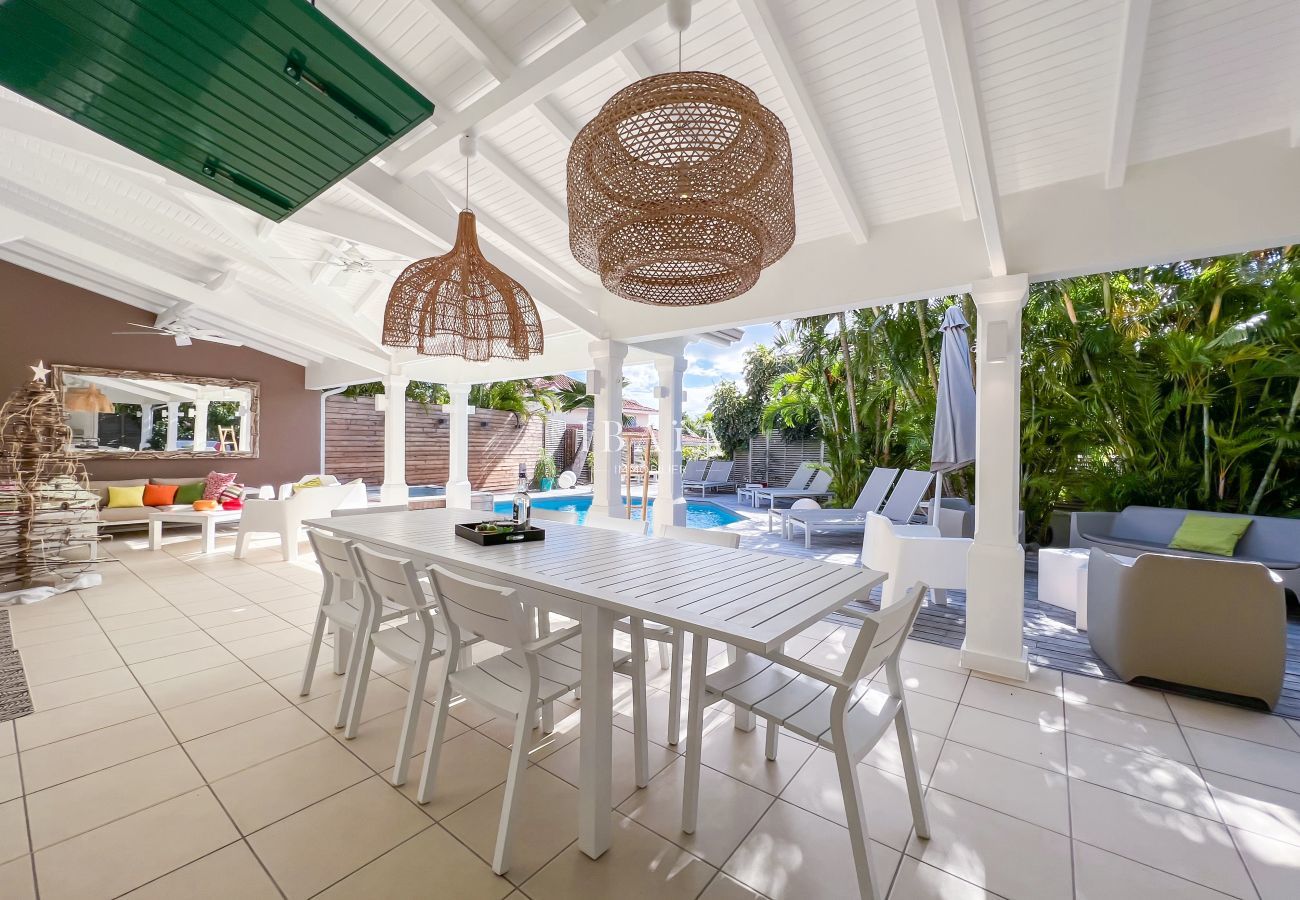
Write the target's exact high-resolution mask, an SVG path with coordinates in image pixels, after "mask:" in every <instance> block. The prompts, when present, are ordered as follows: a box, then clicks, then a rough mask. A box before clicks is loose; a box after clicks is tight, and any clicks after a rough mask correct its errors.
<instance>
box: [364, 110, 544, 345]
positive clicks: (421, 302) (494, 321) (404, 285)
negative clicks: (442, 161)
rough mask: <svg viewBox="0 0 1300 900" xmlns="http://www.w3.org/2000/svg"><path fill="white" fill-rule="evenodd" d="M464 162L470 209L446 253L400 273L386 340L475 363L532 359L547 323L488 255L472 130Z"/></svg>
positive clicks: (392, 293) (463, 147)
mask: <svg viewBox="0 0 1300 900" xmlns="http://www.w3.org/2000/svg"><path fill="white" fill-rule="evenodd" d="M461 152H462V153H464V154H465V163H466V189H465V193H466V197H465V206H466V207H467V208H466V209H463V210H461V213H460V221H459V222H458V223H457V227H456V243H455V245H454V246H453V247H452V248H451V250H450V251H449V252H448V253H447V254H446V255H444V256H438V257H432V258H430V259H421V260H417V261H416V262H413V263H411V264H410V265H409V266H407V267H406V269H405V270H404V271H403V272H402V274H401V275H398V276H397V280H396V281H394V282H393V288H392V290H391V291H389V293H388V305H387V306H386V307H385V308H384V333H383V338H382V343H383V345H384V346H385V347H408V348H412V349H414V350H415V351H416V352H417V353H421V354H423V355H425V356H459V357H461V358H463V359H467V360H470V361H471V362H485V361H487V360H489V359H528V357H529V356H532V355H533V354H535V353H541V352H542V347H543V337H542V322H541V319H540V318H539V317H538V315H537V306H536V305H535V304H534V303H533V298H532V297H531V296H530V295H529V293H528V291H526V290H524V287H523V285H521V284H520V283H519V282H517V281H515V280H514V279H513V278H511V277H510V276H509V275H507V274H506V273H505V272H502V271H501V270H500V269H498V268H497V267H496V266H494V265H492V264H491V263H490V262H488V261H487V260H486V259H484V258H483V251H481V250H480V249H479V246H478V231H477V229H476V228H475V225H474V214H473V213H472V212H470V211H469V209H468V206H469V187H468V182H469V159H470V157H472V156H473V155H474V141H473V138H472V137H470V136H468V135H467V136H466V137H465V138H463V139H462V140H461Z"/></svg>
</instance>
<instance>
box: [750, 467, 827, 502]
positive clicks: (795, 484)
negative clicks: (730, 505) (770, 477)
mask: <svg viewBox="0 0 1300 900" xmlns="http://www.w3.org/2000/svg"><path fill="white" fill-rule="evenodd" d="M816 471H817V470H816V469H815V468H813V464H812V463H810V462H806V463H800V464H799V468H797V469H795V470H794V474H793V475H791V476H790V481H789V482H788V483H787V484H786V486H785V487H786V489H791V490H793V489H799V488H806V487H807V486H808V482H810V481H812V477H813V473H815V472H816ZM768 490H773V489H772V488H764V487H750V488H740V489H738V490H737V491H736V500H737V501H741V500H748V501H749V505H750V506H753V507H757V506H758V498H757V496H756V495H757V494H759V493H762V492H764V491H768Z"/></svg>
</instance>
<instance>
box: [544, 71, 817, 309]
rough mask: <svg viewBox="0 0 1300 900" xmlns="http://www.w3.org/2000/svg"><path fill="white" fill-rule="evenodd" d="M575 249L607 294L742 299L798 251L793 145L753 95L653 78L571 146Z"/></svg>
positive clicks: (695, 76) (613, 102)
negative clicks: (795, 247) (793, 249)
mask: <svg viewBox="0 0 1300 900" xmlns="http://www.w3.org/2000/svg"><path fill="white" fill-rule="evenodd" d="M568 194H569V246H570V248H571V249H572V250H573V256H574V258H575V259H577V260H578V262H579V263H581V264H582V265H583V266H585V267H587V268H588V269H591V270H592V271H593V272H596V273H597V274H598V275H600V280H601V282H602V283H603V284H604V286H605V287H606V289H608V290H609V291H611V292H613V293H615V294H618V295H619V296H620V297H625V298H627V299H628V300H635V301H638V302H640V303H653V304H663V305H671V306H693V305H698V304H703V303H717V302H719V301H722V300H728V299H730V298H732V297H735V296H738V295H740V294H743V293H744V292H745V291H747V290H749V289H750V288H751V287H753V286H754V284H755V283H756V282H757V281H758V276H759V273H760V272H761V271H762V270H763V269H764V268H766V267H767V266H770V265H771V264H772V263H774V262H776V261H777V260H778V259H780V258H781V257H782V256H784V255H785V252H786V251H787V250H789V249H790V245H791V244H792V243H794V231H795V225H794V175H793V170H792V167H791V156H790V137H789V135H788V134H787V132H786V130H785V126H784V125H783V124H781V120H780V119H778V118H777V117H776V115H774V114H773V113H772V111H771V110H769V109H768V108H767V107H765V106H763V104H761V103H760V102H759V101H758V97H757V95H755V94H754V92H753V91H751V90H750V89H749V88H747V87H745V86H744V85H743V84H740V83H739V82H737V81H734V80H732V79H730V78H727V77H726V76H723V75H717V74H714V73H711V72H668V73H665V74H663V75H652V76H650V77H649V78H644V79H642V80H641V81H638V82H636V83H635V84H632V85H630V86H628V87H626V88H624V89H623V90H621V91H619V92H618V93H617V94H615V95H614V96H613V97H611V98H610V99H609V100H608V101H607V102H606V103H605V105H604V107H602V108H601V110H600V112H599V113H598V114H597V115H596V117H595V118H594V119H592V120H591V121H590V122H588V123H587V125H586V127H584V128H583V129H582V131H581V132H579V133H578V136H577V138H576V139H575V140H574V142H573V146H572V147H571V148H570V150H569V163H568Z"/></svg>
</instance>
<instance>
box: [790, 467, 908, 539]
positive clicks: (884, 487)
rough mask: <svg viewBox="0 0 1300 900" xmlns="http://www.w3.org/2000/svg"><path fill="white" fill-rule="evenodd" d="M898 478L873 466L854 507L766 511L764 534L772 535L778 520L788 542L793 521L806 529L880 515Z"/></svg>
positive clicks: (886, 470)
mask: <svg viewBox="0 0 1300 900" xmlns="http://www.w3.org/2000/svg"><path fill="white" fill-rule="evenodd" d="M897 477H898V470H897V469H888V468H885V467H884V466H876V467H875V468H874V469H872V470H871V474H870V475H868V476H867V483H866V484H864V485H863V486H862V490H861V491H859V492H858V499H857V500H854V501H853V505H852V506H851V507H849V508H848V509H775V508H774V509H769V510H768V511H767V530H768V531H769V532H771V530H772V526H773V525H774V524H775V520H776V519H777V518H778V517H779V518H780V519H781V536H782V537H783V538H785V539H787V540H789V539H790V537H791V534H790V522H791V520H792V519H796V518H797V519H798V520H799V521H800V522H801V523H804V524H805V525H806V523H808V522H834V521H837V520H842V519H844V517H845V516H848V515H852V516H854V517H855V518H861V517H862V516H865V515H866V514H867V513H869V512H880V505H881V504H882V503H884V502H885V496H886V495H887V494H888V493H889V489H890V488H891V487H893V485H894V479H896V478H897Z"/></svg>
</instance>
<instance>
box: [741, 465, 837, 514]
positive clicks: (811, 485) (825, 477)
mask: <svg viewBox="0 0 1300 900" xmlns="http://www.w3.org/2000/svg"><path fill="white" fill-rule="evenodd" d="M830 486H831V473H830V472H824V471H821V470H818V471H815V472H813V477H812V479H811V480H810V481H809V482H808V483H807V484H806V485H804V486H803V487H801V488H763V489H760V490H755V491H754V505H755V506H757V507H760V508H761V507H762V505H763V500H765V499H766V500H767V502H768V505H769V506H776V501H777V500H789V501H791V502H794V501H795V500H802V499H803V498H805V497H807V498H809V499H812V500H816V499H817V498H818V497H829V496H830V491H829V490H827V488H829V487H830Z"/></svg>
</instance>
